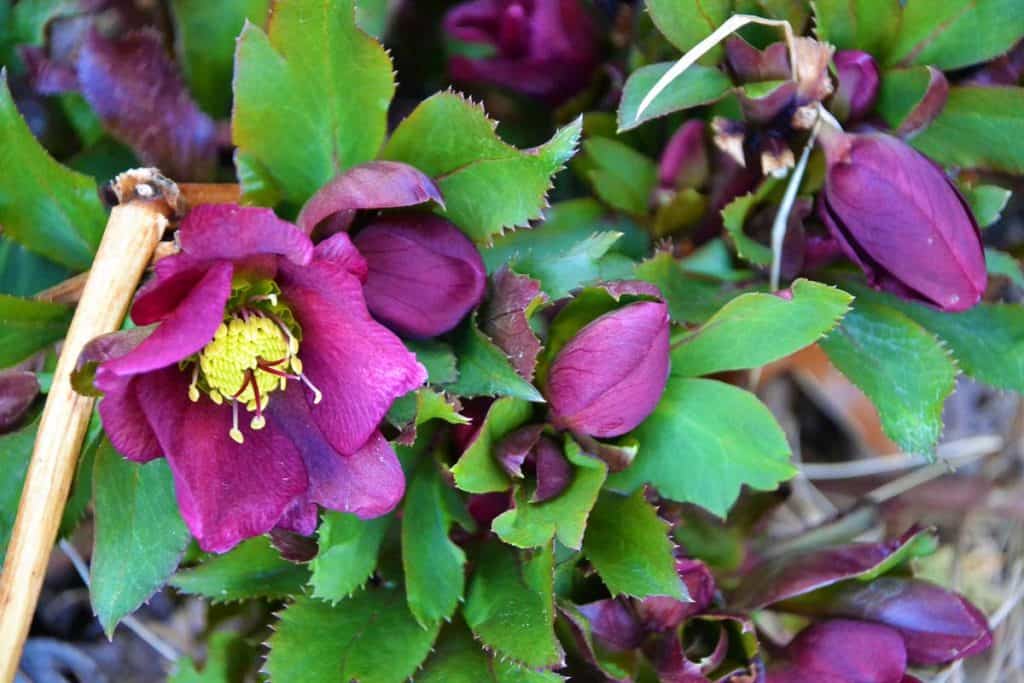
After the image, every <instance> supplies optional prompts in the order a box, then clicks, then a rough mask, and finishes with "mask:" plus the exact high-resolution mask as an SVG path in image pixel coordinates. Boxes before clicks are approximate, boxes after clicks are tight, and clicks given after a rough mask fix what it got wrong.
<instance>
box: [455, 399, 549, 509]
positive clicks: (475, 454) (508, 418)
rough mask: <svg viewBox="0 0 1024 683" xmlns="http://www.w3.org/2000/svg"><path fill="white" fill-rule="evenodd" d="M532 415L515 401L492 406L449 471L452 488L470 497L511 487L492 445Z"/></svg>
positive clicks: (510, 400)
mask: <svg viewBox="0 0 1024 683" xmlns="http://www.w3.org/2000/svg"><path fill="white" fill-rule="evenodd" d="M532 413H533V408H532V407H531V406H530V404H529V403H526V402H525V401H521V400H519V399H517V398H512V397H509V396H505V397H502V398H499V399H498V400H497V401H495V402H494V403H492V404H491V407H490V408H488V410H487V416H486V417H485V418H484V422H483V424H482V425H480V429H479V430H478V431H477V433H476V436H474V437H473V440H472V441H471V442H470V443H469V445H468V446H466V450H465V451H463V452H462V456H461V457H460V458H459V461H458V462H457V463H455V466H454V467H452V475H454V477H455V485H456V486H458V487H459V488H460V489H462V490H463V491H468V492H470V493H489V492H491V491H505V490H507V489H508V488H509V487H511V486H512V482H511V481H510V480H509V477H508V475H507V474H505V471H504V470H503V469H501V466H500V465H499V464H498V460H497V458H495V457H494V453H493V449H494V445H495V444H496V443H498V441H499V440H500V439H501V438H502V437H503V436H505V435H506V434H508V433H510V432H511V431H512V430H514V429H515V428H516V427H520V426H522V425H523V424H525V423H526V421H527V420H529V419H530V415H531V414H532Z"/></svg>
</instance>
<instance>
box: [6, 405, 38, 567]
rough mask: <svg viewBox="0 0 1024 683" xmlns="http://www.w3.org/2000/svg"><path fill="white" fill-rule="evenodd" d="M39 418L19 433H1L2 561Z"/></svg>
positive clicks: (23, 483) (12, 525)
mask: <svg viewBox="0 0 1024 683" xmlns="http://www.w3.org/2000/svg"><path fill="white" fill-rule="evenodd" d="M38 429H39V420H38V419H37V420H34V421H33V422H32V423H30V424H28V425H26V426H25V427H22V428H21V429H20V430H19V431H17V432H11V433H10V434H3V435H0V562H2V561H3V560H4V558H5V557H6V555H7V543H8V542H9V541H10V540H11V529H13V528H14V520H15V518H16V517H17V516H18V503H19V502H20V501H21V489H22V487H23V486H24V485H25V472H27V471H28V463H29V461H30V460H31V459H32V448H33V446H35V443H36V431H37V430H38Z"/></svg>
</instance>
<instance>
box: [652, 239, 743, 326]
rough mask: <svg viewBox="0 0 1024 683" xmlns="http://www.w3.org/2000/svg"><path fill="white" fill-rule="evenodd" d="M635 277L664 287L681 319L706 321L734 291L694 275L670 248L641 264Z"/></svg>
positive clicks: (675, 317) (670, 309) (675, 316)
mask: <svg viewBox="0 0 1024 683" xmlns="http://www.w3.org/2000/svg"><path fill="white" fill-rule="evenodd" d="M635 277H636V278H637V279H640V280H643V281H645V282H650V283H651V284H652V285H656V286H657V287H658V289H660V290H661V293H662V295H664V297H665V302H666V303H667V304H668V312H669V315H670V316H671V317H672V320H674V321H675V322H677V323H703V322H704V321H706V320H707V319H708V318H710V317H711V316H713V315H714V314H715V312H716V311H718V309H719V308H721V307H722V306H723V305H724V304H725V302H726V301H728V300H729V299H730V298H731V297H732V296H733V295H734V294H733V292H731V291H728V290H724V289H723V288H722V287H721V286H720V285H717V284H715V283H713V282H711V281H710V280H708V279H707V278H702V277H694V276H693V275H690V274H689V273H687V272H686V271H685V270H684V269H683V267H682V265H681V264H680V263H679V262H678V261H676V260H675V259H674V258H673V257H672V254H671V253H670V252H667V251H659V252H658V253H656V254H655V255H654V256H652V257H651V258H649V259H647V260H646V261H644V262H643V263H641V264H639V265H637V267H636V270H635Z"/></svg>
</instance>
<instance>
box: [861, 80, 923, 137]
mask: <svg viewBox="0 0 1024 683" xmlns="http://www.w3.org/2000/svg"><path fill="white" fill-rule="evenodd" d="M931 82H932V72H931V71H930V70H929V69H928V67H927V66H912V67H908V68H906V69H888V70H887V71H885V72H883V73H882V82H881V84H880V87H879V89H878V101H877V102H876V103H875V110H876V111H877V112H878V113H879V114H881V116H882V118H883V119H884V120H885V122H886V123H887V124H888V125H889V127H890V128H892V129H893V130H896V129H897V128H899V127H900V125H901V124H902V123H903V121H904V119H906V118H907V117H908V116H909V115H910V114H911V113H913V111H914V110H915V108H917V106H918V105H919V104H921V101H922V100H924V98H925V95H927V94H928V86H929V85H931Z"/></svg>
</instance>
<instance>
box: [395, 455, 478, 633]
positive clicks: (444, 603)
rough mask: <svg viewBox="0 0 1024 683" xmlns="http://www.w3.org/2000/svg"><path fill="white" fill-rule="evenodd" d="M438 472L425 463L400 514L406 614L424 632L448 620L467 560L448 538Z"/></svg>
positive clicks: (448, 524)
mask: <svg viewBox="0 0 1024 683" xmlns="http://www.w3.org/2000/svg"><path fill="white" fill-rule="evenodd" d="M443 486H445V484H444V482H443V481H442V480H441V475H440V472H439V471H438V469H437V465H436V463H434V461H433V459H432V458H425V459H424V462H423V463H421V464H420V466H419V467H418V468H417V470H416V473H415V474H414V475H413V476H412V478H411V479H410V481H409V486H408V489H407V490H406V493H405V506H404V507H403V508H402V510H403V512H402V567H403V569H404V574H405V591H406V599H407V600H408V603H409V611H410V612H412V614H413V616H414V617H416V621H418V622H419V623H420V624H421V625H422V626H423V627H424V628H426V627H429V626H431V625H433V624H436V623H437V622H439V621H441V620H442V619H445V620H447V619H449V618H451V616H452V614H453V613H454V612H455V607H456V606H457V605H458V603H459V600H461V599H462V594H463V590H464V589H465V575H464V573H463V566H464V565H465V564H466V554H465V553H464V552H463V551H462V548H460V547H459V546H457V545H455V544H454V543H452V541H451V540H450V539H449V538H448V532H449V530H450V529H451V524H452V520H451V518H449V517H448V515H447V513H446V511H445V508H444V506H443V505H442V501H443V498H442V496H443V491H442V487H443Z"/></svg>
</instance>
